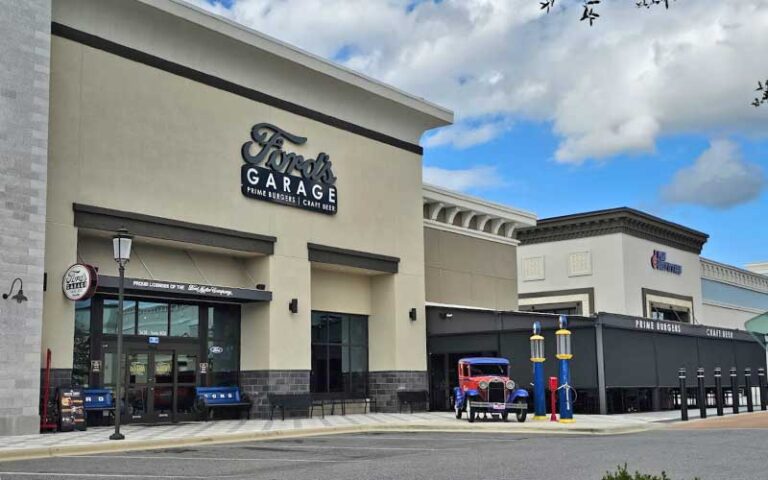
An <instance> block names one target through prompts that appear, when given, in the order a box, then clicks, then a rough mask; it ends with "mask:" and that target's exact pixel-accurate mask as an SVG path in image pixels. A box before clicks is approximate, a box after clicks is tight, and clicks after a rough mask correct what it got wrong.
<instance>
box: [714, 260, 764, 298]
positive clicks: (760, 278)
mask: <svg viewBox="0 0 768 480" xmlns="http://www.w3.org/2000/svg"><path fill="white" fill-rule="evenodd" d="M701 278H703V279H705V280H711V281H713V282H719V283H725V284H727V285H732V286H734V287H739V288H746V289H749V290H753V291H755V292H759V293H765V294H768V277H766V276H765V275H760V274H759V273H755V272H750V271H749V270H744V269H743V268H738V267H734V266H733V265H727V264H725V263H720V262H715V261H714V260H709V259H707V258H702V259H701Z"/></svg>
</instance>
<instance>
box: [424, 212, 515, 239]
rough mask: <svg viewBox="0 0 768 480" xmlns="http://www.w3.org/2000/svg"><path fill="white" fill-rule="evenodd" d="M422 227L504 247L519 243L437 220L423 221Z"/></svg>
mask: <svg viewBox="0 0 768 480" xmlns="http://www.w3.org/2000/svg"><path fill="white" fill-rule="evenodd" d="M424 227H426V228H433V229H435V230H442V231H444V232H451V233H456V234H459V235H464V236H467V237H473V238H479V239H482V240H487V241H489V242H495V243H501V244H504V245H512V246H517V245H520V241H519V240H517V239H514V238H506V237H502V236H499V235H493V234H490V233H485V232H480V231H477V230H471V229H469V228H463V227H458V226H456V225H450V224H447V223H442V222H438V221H437V220H430V219H427V218H425V219H424Z"/></svg>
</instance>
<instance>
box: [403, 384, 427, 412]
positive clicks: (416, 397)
mask: <svg viewBox="0 0 768 480" xmlns="http://www.w3.org/2000/svg"><path fill="white" fill-rule="evenodd" d="M427 399H428V397H427V391H426V390H398V391H397V401H398V412H402V411H403V404H407V405H408V406H409V407H410V409H411V413H413V404H414V403H416V404H422V403H423V404H424V410H426V409H427Z"/></svg>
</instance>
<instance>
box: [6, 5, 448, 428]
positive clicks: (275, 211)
mask: <svg viewBox="0 0 768 480" xmlns="http://www.w3.org/2000/svg"><path fill="white" fill-rule="evenodd" d="M3 17H4V20H3V21H4V22H6V23H11V22H13V21H15V22H17V23H19V22H20V21H19V18H22V19H24V21H27V22H29V23H30V24H31V25H28V26H27V27H29V28H26V27H25V28H26V30H24V32H27V33H29V35H28V37H32V38H33V39H34V41H35V42H37V43H38V44H39V46H40V48H41V49H43V50H41V52H42V54H40V55H33V54H32V53H30V52H28V51H27V50H25V49H24V48H22V45H23V43H24V42H25V41H29V38H28V37H24V36H23V35H22V34H21V33H20V34H19V35H18V37H13V39H14V40H15V41H17V42H18V45H17V48H16V50H14V51H15V52H16V53H18V55H19V57H20V58H19V67H20V69H22V70H24V71H26V72H27V73H28V75H29V76H30V78H23V79H19V80H18V82H17V85H18V87H19V89H21V88H22V87H25V86H26V84H27V83H29V84H31V83H32V76H33V75H36V73H35V72H38V73H39V76H40V80H39V81H38V79H37V78H35V80H34V82H38V83H35V84H34V85H35V88H38V89H39V92H38V94H39V98H37V97H35V98H32V97H31V98H30V101H29V104H28V105H25V107H26V108H28V109H32V107H33V106H34V105H42V107H43V108H40V111H41V114H40V116H38V117H35V120H36V121H39V122H40V123H41V124H42V126H41V127H40V128H41V130H40V133H36V134H35V135H36V136H38V137H40V138H41V139H42V140H41V141H40V142H38V144H36V148H35V150H34V157H33V158H34V159H36V162H37V163H35V164H33V165H31V171H26V170H25V171H24V172H20V173H19V175H22V174H24V175H26V177H24V178H23V180H24V181H25V182H26V184H27V185H29V182H30V180H28V178H30V177H34V178H35V180H33V181H32V182H33V183H32V184H33V186H34V185H37V186H38V188H37V190H36V192H35V195H27V196H25V197H23V198H24V199H25V200H26V201H27V203H28V204H29V205H30V206H31V207H30V208H28V209H26V207H25V208H21V207H23V205H19V210H22V211H23V212H29V213H28V214H27V213H25V214H24V215H26V216H25V217H24V221H26V222H27V224H26V225H19V230H20V231H24V232H27V231H31V232H33V233H34V232H39V233H38V234H37V236H35V237H32V236H31V235H32V234H29V235H30V238H32V240H34V241H35V242H36V243H34V245H33V244H29V249H28V251H27V249H24V250H25V253H26V255H27V256H28V257H31V258H24V259H22V260H20V262H24V263H22V264H23V265H25V267H24V268H23V270H24V271H19V274H18V275H16V276H20V277H23V278H24V280H25V284H24V287H25V290H24V291H25V292H26V295H27V296H28V301H27V302H25V303H19V304H16V302H2V308H3V311H2V313H3V314H4V315H3V317H4V321H5V318H9V319H10V320H9V322H8V323H12V322H13V321H14V319H16V320H17V321H18V320H20V321H21V322H23V324H24V325H26V326H28V329H29V332H26V331H24V330H23V329H22V328H21V327H20V326H15V327H12V328H11V331H9V337H7V338H8V339H9V340H7V341H11V342H15V343H17V344H18V343H21V344H22V345H23V350H22V348H21V347H19V350H20V351H22V352H23V354H22V355H21V357H17V358H6V357H5V356H4V358H3V359H2V360H0V361H1V362H2V365H0V366H1V367H2V369H1V370H2V371H3V375H5V377H4V378H8V376H9V375H10V376H13V378H10V379H9V380H8V381H9V382H11V383H10V384H8V385H10V387H9V388H6V383H3V389H2V390H3V392H2V398H3V399H5V398H6V397H8V398H13V399H14V401H13V402H10V401H9V402H6V403H5V404H4V405H10V406H13V407H14V408H15V407H16V406H18V409H17V410H11V409H9V408H6V407H5V406H4V407H2V408H3V410H1V411H0V416H2V417H3V418H2V421H0V431H2V433H5V434H8V433H20V432H31V431H37V429H38V421H39V416H38V405H39V387H38V385H39V378H40V371H41V365H42V366H44V363H45V357H46V352H47V351H48V350H49V349H50V351H51V353H52V384H53V386H56V385H71V384H79V385H83V386H99V387H101V386H103V387H111V386H114V385H115V383H116V382H117V381H119V380H118V378H117V373H116V362H117V358H116V352H115V349H116V333H117V332H116V328H117V315H118V312H117V308H116V292H117V264H116V262H115V260H114V258H113V252H112V240H111V237H112V236H113V234H114V233H115V231H117V230H118V229H120V228H126V229H127V230H128V231H129V232H130V233H131V234H133V235H134V241H133V249H132V255H131V259H130V261H129V263H128V264H127V268H126V272H125V276H126V304H125V306H126V308H125V312H124V317H123V334H124V336H125V337H124V338H125V349H126V352H127V360H126V367H127V368H126V372H127V374H126V379H125V380H126V382H127V385H126V388H127V396H126V410H127V411H126V415H127V417H128V418H127V420H128V421H154V420H183V419H185V418H189V417H190V416H191V414H192V412H191V407H192V403H193V400H194V393H193V392H194V388H193V387H194V386H200V385H220V384H238V385H240V386H241V388H242V389H243V390H244V391H245V392H248V393H250V394H252V397H253V398H254V400H255V402H256V405H255V407H254V413H257V414H258V413H262V412H263V409H264V408H265V405H266V401H267V400H266V395H265V394H266V393H268V392H309V391H313V392H340V391H341V392H347V393H349V394H350V395H357V394H361V395H369V396H370V397H372V398H373V399H374V400H375V401H376V403H377V407H379V408H381V409H388V408H389V409H391V408H394V396H395V390H396V388H398V387H399V388H408V387H410V388H425V385H426V360H425V359H426V352H425V345H426V338H425V313H424V312H425V310H424V308H425V286H424V285H425V281H424V276H425V273H424V270H425V262H424V226H423V209H422V205H423V191H422V188H423V187H422V181H421V175H422V173H421V172H422V158H421V155H422V149H421V147H420V146H419V145H418V142H419V140H420V137H421V135H422V134H423V133H424V132H425V131H426V130H429V129H431V128H435V127H439V126H444V125H448V124H450V123H451V122H452V119H453V114H452V113H451V112H450V111H448V110H445V109H443V108H441V107H438V106H436V105H433V104H430V103H428V102H426V101H424V100H422V99H419V98H416V97H413V96H411V95H408V94H406V93H404V92H401V91H399V90H396V89H394V88H392V87H389V86H386V85H383V84H381V83H379V82H377V81H375V80H373V79H370V78H367V77H365V76H363V75H360V74H358V73H356V72H352V71H349V70H347V69H345V68H343V67H339V66H337V65H334V64H332V63H329V62H327V61H325V60H322V59H320V58H317V57H315V56H313V55H310V54H308V53H306V52H303V51H300V50H298V49H296V48H294V47H291V46H289V45H286V44H283V43H281V42H279V41H276V40H274V39H271V38H268V37H266V36H263V35H261V34H259V33H257V32H254V31H251V30H248V29H246V28H244V27H242V26H240V25H237V24H234V23H231V22H229V21H227V20H224V19H221V18H218V17H215V16H212V15H211V14H208V13H206V12H204V11H202V10H199V9H197V8H194V7H192V6H190V5H188V4H185V3H181V2H177V1H173V0H131V1H125V0H98V1H97V0H74V1H56V0H54V1H53V2H45V1H37V2H30V6H29V7H25V6H23V5H18V6H16V7H13V9H10V10H7V11H5V12H4V13H3ZM22 23H23V22H22ZM4 25H5V23H4ZM19 30H20V31H21V30H23V29H22V28H19ZM30 32H31V33H30ZM4 48H7V47H4ZM45 49H47V50H45ZM25 52H26V53H27V56H26V57H25V56H24V55H23V54H24V53H25ZM36 52H37V51H36ZM38 53H39V52H38ZM25 62H26V63H25ZM22 67H23V68H22ZM4 88H5V87H4ZM6 90H7V89H4V90H3V92H6ZM42 92H44V93H42ZM6 93H7V96H8V97H10V96H12V93H11V92H10V90H8V91H7V92H6ZM17 97H18V100H19V101H21V100H23V98H22V97H23V96H22V95H21V90H20V91H19V93H18V95H17ZM4 98H5V97H4ZM24 98H26V97H24ZM43 113H45V114H46V115H43ZM47 115H49V118H45V117H46V116H47ZM45 120H47V121H45ZM43 126H44V127H46V128H43ZM46 129H47V144H46V143H45V140H44V139H45V138H46V135H45V130H46ZM23 133H24V134H25V135H29V133H28V131H24V132H23ZM19 135H20V136H21V135H22V133H19ZM4 162H5V160H4ZM20 168H21V165H20ZM24 168H27V166H26V165H25V166H24ZM20 178H21V177H20ZM8 182H10V180H8V181H5V180H4V185H6V188H10V187H9V186H8V185H10V183H8ZM4 203H5V202H4ZM13 206H14V205H10V204H7V203H6V204H5V205H4V207H3V208H6V209H10V208H12V207H13ZM6 214H9V213H8V212H6V211H5V210H4V215H6ZM18 216H19V218H20V219H21V215H18ZM21 221H22V220H19V222H21ZM42 232H44V245H43V241H42V240H43V237H42V235H43V233H42ZM4 234H5V233H4ZM3 238H4V239H5V238H6V237H5V236H4V237H3ZM16 241H17V242H20V240H16ZM19 250H22V249H19ZM15 261H16V260H14V263H15ZM3 262H4V263H6V257H3ZM74 264H82V265H90V266H93V267H94V268H95V269H97V270H98V285H97V287H96V289H95V292H94V295H93V296H91V297H90V298H85V299H83V300H80V301H72V300H71V299H69V298H67V297H66V296H65V295H64V294H63V293H62V282H64V283H67V281H69V280H72V278H75V277H72V275H75V273H73V272H72V270H70V267H71V266H72V265H74ZM26 265H30V266H29V267H26ZM27 268H28V269H27ZM68 271H69V275H70V276H69V277H67V276H66V275H65V274H67V272H68ZM76 273H77V272H76ZM2 280H3V285H2V287H3V288H6V287H7V286H8V285H10V283H11V278H8V279H6V273H5V272H3V276H2ZM6 313H7V314H8V315H9V316H7V317H6ZM14 328H15V329H16V331H13V329H14ZM35 332H36V333H35ZM11 334H13V335H15V336H12V335H11ZM9 372H12V373H9ZM14 382H15V383H14ZM22 394H23V395H22ZM22 397H23V398H22ZM20 417H24V418H23V419H21V420H20V419H19V418H20Z"/></svg>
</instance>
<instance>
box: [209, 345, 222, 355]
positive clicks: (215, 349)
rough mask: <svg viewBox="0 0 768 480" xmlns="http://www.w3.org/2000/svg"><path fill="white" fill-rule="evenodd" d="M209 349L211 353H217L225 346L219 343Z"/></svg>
mask: <svg viewBox="0 0 768 480" xmlns="http://www.w3.org/2000/svg"><path fill="white" fill-rule="evenodd" d="M209 350H210V352H211V353H213V354H217V353H222V352H223V351H224V348H223V347H220V346H218V345H213V346H212V347H211V348H210V349H209Z"/></svg>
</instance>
